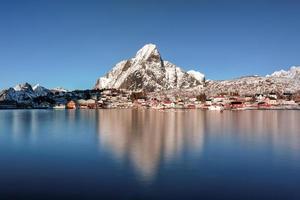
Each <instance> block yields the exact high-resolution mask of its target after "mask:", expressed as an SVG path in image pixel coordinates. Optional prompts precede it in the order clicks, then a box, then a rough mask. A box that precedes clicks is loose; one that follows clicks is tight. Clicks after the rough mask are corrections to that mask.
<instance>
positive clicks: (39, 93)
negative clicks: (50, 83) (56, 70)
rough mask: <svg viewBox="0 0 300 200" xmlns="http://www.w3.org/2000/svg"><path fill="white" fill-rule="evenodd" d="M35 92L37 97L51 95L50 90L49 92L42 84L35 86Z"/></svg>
mask: <svg viewBox="0 0 300 200" xmlns="http://www.w3.org/2000/svg"><path fill="white" fill-rule="evenodd" d="M32 89H33V91H34V93H35V94H36V96H47V95H48V94H50V93H51V91H50V90H48V89H47V88H44V87H43V86H40V84H36V85H35V86H33V88H32Z"/></svg>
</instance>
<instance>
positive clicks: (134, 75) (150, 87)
mask: <svg viewBox="0 0 300 200" xmlns="http://www.w3.org/2000/svg"><path fill="white" fill-rule="evenodd" d="M204 80H205V77H204V75H203V74H202V73H200V72H196V71H189V72H185V71H184V70H182V69H181V68H180V67H178V66H176V65H174V64H172V63H171V62H168V61H164V60H162V58H161V55H160V53H159V51H158V49H157V47H156V46H155V45H154V44H147V45H145V46H144V47H143V48H141V49H140V50H139V51H138V52H137V53H136V55H135V57H133V58H131V59H129V60H123V61H121V62H119V63H118V64H116V65H115V67H113V69H112V70H111V71H110V72H108V73H107V74H106V75H105V76H104V77H100V78H99V79H98V80H97V82H96V84H95V87H94V88H95V89H104V88H117V89H127V90H134V91H136V90H144V91H160V90H169V89H184V88H192V87H196V86H199V85H202V84H203V83H204Z"/></svg>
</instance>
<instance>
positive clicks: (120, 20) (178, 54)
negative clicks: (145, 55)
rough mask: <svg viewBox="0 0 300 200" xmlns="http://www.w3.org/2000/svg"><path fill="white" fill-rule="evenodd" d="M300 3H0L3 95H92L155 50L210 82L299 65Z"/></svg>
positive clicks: (73, 0) (54, 0) (88, 0)
mask: <svg viewBox="0 0 300 200" xmlns="http://www.w3.org/2000/svg"><path fill="white" fill-rule="evenodd" d="M299 10H300V1H297V0H294V1H292V0H282V1H276V0H273V1H264V0H260V1H255V0H251V1H250V0H249V1H242V0H240V1H231V0H227V1H214V0H210V1H208V0H207V1H201V0H198V1H193V0H190V1H188V0H186V1H184V0H182V1H176V0H173V1H171V0H165V1H162V0H161V1H156V0H152V1H149V0H145V1H143V0H139V1H137V0H135V1H125V0H123V1H121V0H120V1H113V0H110V1H108V0H107V1H100V0H99V1H96V0H95V1H92V0H82V1H78V0H20V1H17V0H0V71H1V81H0V88H7V87H9V86H13V85H15V84H17V83H20V82H29V83H32V84H35V83H40V84H41V85H44V86H46V87H49V88H51V87H56V86H63V87H65V88H68V89H75V88H79V89H85V88H91V87H93V85H94V83H95V81H96V79H97V78H98V77H99V76H101V75H104V74H105V73H106V72H107V71H108V70H110V69H111V67H112V66H113V65H114V64H116V63H117V62H119V61H120V60H122V59H126V58H130V57H132V56H134V55H135V53H136V51H137V50H138V49H139V48H141V47H142V46H143V45H144V44H146V43H155V44H156V45H157V46H158V48H159V51H160V53H161V54H162V57H163V59H166V60H169V61H171V62H173V63H175V64H177V65H178V66H181V67H183V68H184V69H185V70H189V69H195V70H199V71H201V72H203V73H205V75H206V77H207V78H208V79H214V80H217V79H229V78H234V77H238V76H243V75H251V74H258V75H265V74H268V73H271V72H272V71H275V70H278V69H281V68H283V69H288V68H289V67H290V66H291V65H300V12H299Z"/></svg>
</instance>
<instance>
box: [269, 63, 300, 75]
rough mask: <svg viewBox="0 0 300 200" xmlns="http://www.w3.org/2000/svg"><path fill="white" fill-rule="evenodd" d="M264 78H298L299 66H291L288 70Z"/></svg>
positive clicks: (299, 73)
mask: <svg viewBox="0 0 300 200" xmlns="http://www.w3.org/2000/svg"><path fill="white" fill-rule="evenodd" d="M266 77H277V78H300V66H292V67H290V69H288V70H283V69H282V70H279V71H275V72H273V73H272V74H271V75H267V76H266Z"/></svg>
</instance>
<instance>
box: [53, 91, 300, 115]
mask: <svg viewBox="0 0 300 200" xmlns="http://www.w3.org/2000/svg"><path fill="white" fill-rule="evenodd" d="M89 96H90V98H89V99H77V100H70V101H68V102H66V103H65V104H64V103H61V104H56V105H55V106H53V108H54V109H118V108H119V109H122V108H136V109H156V110H164V109H203V110H217V111H223V110H251V109H252V110H253V109H300V96H296V95H293V94H291V93H283V94H282V95H278V94H276V93H270V94H256V95H248V96H238V95H237V94H231V95H228V94H221V95H217V96H209V97H207V96H206V95H205V94H198V95H196V94H195V95H191V94H190V95H185V94H181V95H179V94H178V93H177V94H173V93H148V94H147V93H144V92H130V91H126V90H116V89H108V90H103V91H101V92H99V91H94V92H91V94H90V95H89ZM49 107H50V106H49Z"/></svg>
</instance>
